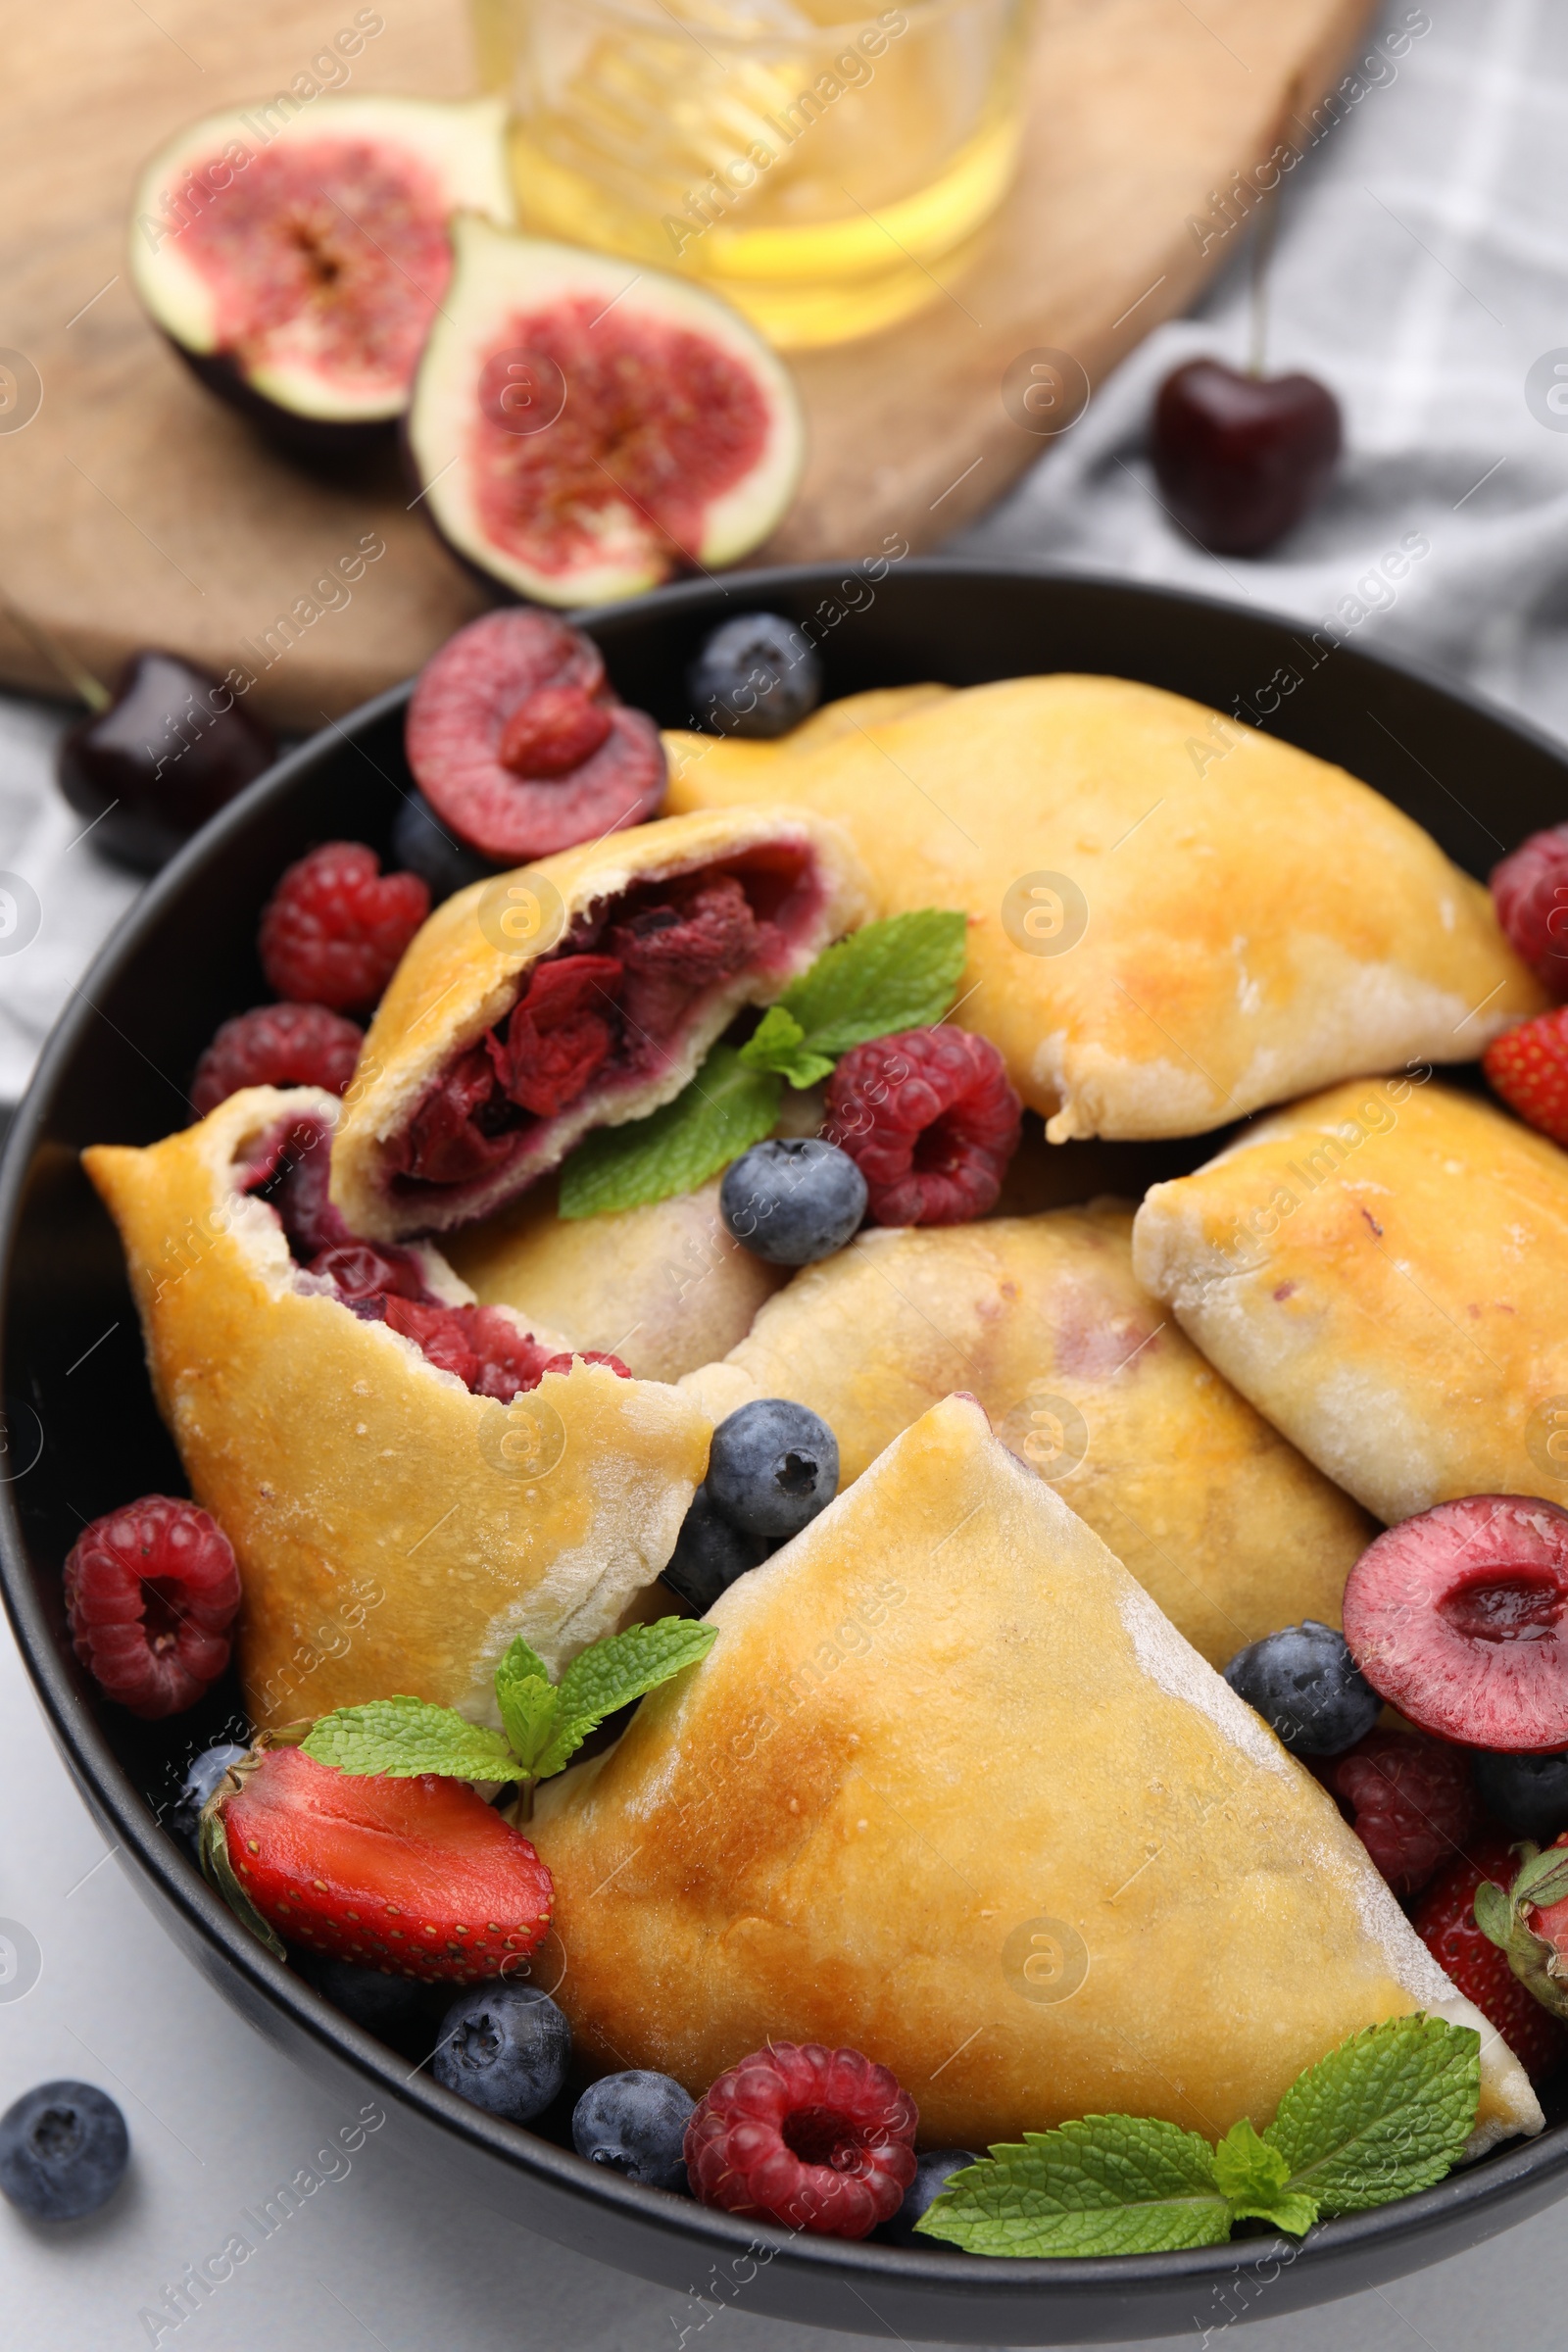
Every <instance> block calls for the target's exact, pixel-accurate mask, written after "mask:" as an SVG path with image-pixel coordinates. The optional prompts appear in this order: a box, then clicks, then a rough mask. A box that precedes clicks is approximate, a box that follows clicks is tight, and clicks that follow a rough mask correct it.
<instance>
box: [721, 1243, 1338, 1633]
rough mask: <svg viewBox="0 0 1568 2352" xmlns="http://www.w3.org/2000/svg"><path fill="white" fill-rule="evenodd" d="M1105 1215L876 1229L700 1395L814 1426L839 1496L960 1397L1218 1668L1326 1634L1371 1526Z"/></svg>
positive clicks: (810, 1284)
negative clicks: (1300, 1631)
mask: <svg viewBox="0 0 1568 2352" xmlns="http://www.w3.org/2000/svg"><path fill="white" fill-rule="evenodd" d="M1132 1222H1133V1218H1132V1210H1131V1209H1130V1208H1128V1207H1126V1206H1124V1205H1123V1204H1122V1203H1121V1202H1119V1201H1095V1202H1092V1203H1091V1204H1090V1205H1089V1206H1088V1207H1087V1208H1060V1209H1053V1210H1050V1211H1048V1212H1047V1213H1046V1214H1044V1215H1042V1216H1034V1217H993V1218H987V1219H986V1220H985V1221H984V1222H983V1223H980V1224H977V1225H955V1226H932V1227H929V1228H926V1229H924V1230H919V1229H915V1230H907V1231H902V1232H898V1231H895V1232H877V1231H875V1230H869V1231H867V1232H864V1233H862V1234H860V1235H859V1236H858V1239H857V1240H855V1241H854V1242H852V1243H851V1244H850V1246H849V1248H848V1249H847V1250H840V1251H839V1252H838V1253H837V1255H836V1256H833V1257H829V1258H825V1259H824V1260H823V1261H822V1263H821V1264H820V1265H817V1266H809V1267H807V1268H806V1269H805V1270H804V1271H803V1272H801V1273H800V1274H798V1275H797V1276H796V1277H795V1280H794V1281H793V1282H792V1283H791V1284H790V1286H789V1288H788V1289H787V1290H785V1291H783V1292H781V1293H780V1294H779V1296H778V1297H777V1298H776V1299H772V1300H771V1301H770V1302H769V1303H768V1304H767V1305H765V1306H764V1307H763V1308H762V1311H761V1312H760V1315H759V1316H758V1318H757V1320H756V1322H755V1323H754V1324H753V1326H752V1329H751V1331H750V1333H749V1334H748V1335H747V1337H746V1338H745V1339H744V1340H742V1341H741V1342H740V1344H739V1346H738V1347H736V1348H732V1349H731V1350H730V1353H729V1355H728V1356H727V1357H726V1358H725V1360H724V1361H723V1362H722V1363H719V1364H714V1365H711V1366H709V1367H706V1368H705V1369H704V1370H703V1371H702V1372H699V1373H696V1374H693V1375H692V1377H691V1378H690V1379H689V1380H688V1381H687V1382H686V1383H685V1386H686V1388H687V1390H688V1392H689V1393H691V1394H694V1395H696V1396H697V1397H699V1398H700V1399H701V1401H702V1403H703V1405H704V1407H705V1409H706V1410H707V1411H708V1412H709V1413H711V1416H712V1418H713V1420H714V1421H715V1422H716V1421H719V1420H722V1418H723V1417H724V1415H725V1414H726V1413H729V1412H733V1411H734V1410H735V1409H736V1407H737V1406H738V1405H740V1404H744V1403H746V1402H747V1401H748V1400H749V1399H750V1398H751V1397H793V1399H794V1400H795V1402H796V1403H797V1404H806V1405H809V1406H810V1408H811V1410H812V1411H813V1412H815V1413H820V1414H821V1416H822V1418H823V1420H824V1421H825V1422H826V1423H827V1424H828V1427H829V1428H830V1429H831V1430H832V1432H833V1434H834V1436H835V1437H836V1438H837V1439H838V1443H839V1463H840V1485H841V1487H843V1486H846V1485H848V1483H849V1481H850V1480H851V1479H854V1478H858V1477H859V1476H860V1474H861V1472H862V1471H863V1470H864V1469H865V1468H866V1466H867V1465H868V1464H869V1463H870V1462H871V1461H872V1460H873V1459H874V1458H875V1456H876V1455H877V1454H879V1453H880V1452H881V1451H882V1450H883V1448H884V1447H885V1446H889V1445H891V1444H892V1442H893V1440H894V1439H895V1438H896V1437H897V1436H898V1435H899V1433H900V1431H901V1430H904V1429H907V1428H908V1426H909V1424H910V1422H912V1421H916V1420H918V1419H919V1417H920V1415H921V1414H922V1413H923V1412H925V1411H926V1410H927V1409H928V1408H929V1407H930V1406H931V1405H933V1404H935V1403H936V1402H938V1401H939V1399H940V1398H942V1397H946V1396H949V1395H950V1394H951V1393H952V1392H953V1391H954V1390H966V1391H968V1392H969V1393H971V1394H972V1395H973V1396H975V1397H978V1398H979V1400H980V1402H981V1403H982V1404H983V1405H984V1407H985V1409H986V1411H987V1413H988V1414H989V1415H990V1417H991V1422H992V1425H993V1427H994V1428H995V1430H996V1432H997V1435H998V1437H999V1438H1000V1439H1001V1440H1002V1442H1003V1444H1004V1445H1005V1446H1008V1447H1010V1449H1011V1451H1012V1452H1013V1453H1015V1454H1016V1455H1017V1456H1018V1458H1019V1459H1020V1460H1021V1461H1023V1462H1025V1463H1026V1464H1027V1465H1028V1466H1029V1468H1030V1469H1032V1470H1034V1471H1037V1472H1038V1473H1039V1475H1040V1476H1041V1477H1042V1478H1044V1479H1046V1480H1048V1481H1049V1482H1050V1483H1051V1485H1053V1486H1054V1488H1055V1490H1056V1492H1057V1494H1058V1495H1062V1496H1063V1498H1064V1499H1065V1500H1066V1501H1067V1502H1070V1503H1071V1505H1072V1507H1073V1509H1074V1510H1075V1511H1076V1512H1077V1513H1078V1515H1079V1517H1080V1518H1081V1519H1085V1520H1087V1521H1088V1523H1089V1525H1090V1526H1091V1527H1092V1528H1093V1529H1094V1530H1095V1533H1096V1534H1097V1535H1099V1536H1102V1537H1103V1539H1104V1541H1105V1542H1106V1543H1107V1544H1109V1545H1110V1546H1111V1548H1112V1550H1113V1551H1114V1552H1115V1553H1116V1555H1117V1557H1118V1558H1119V1559H1120V1560H1121V1561H1122V1562H1123V1564H1124V1565H1125V1566H1126V1567H1128V1568H1129V1569H1131V1571H1132V1573H1133V1575H1134V1576H1135V1577H1136V1578H1137V1579H1138V1581H1139V1583H1140V1584H1141V1585H1142V1586H1143V1588H1144V1590H1145V1591H1146V1592H1147V1593H1152V1595H1153V1597H1154V1599H1155V1600H1156V1601H1157V1602H1158V1603H1159V1605H1160V1607H1161V1608H1162V1609H1163V1610H1164V1612H1165V1614H1166V1616H1167V1617H1169V1618H1170V1619H1171V1621H1172V1623H1173V1624H1174V1625H1176V1626H1177V1628H1178V1629H1179V1630H1180V1631H1181V1632H1182V1633H1183V1634H1185V1636H1186V1637H1187V1639H1188V1641H1189V1642H1192V1643H1193V1645H1194V1647H1195V1648H1197V1649H1200V1650H1201V1651H1202V1653H1203V1655H1204V1657H1206V1658H1207V1659H1208V1660H1209V1662H1210V1664H1211V1665H1215V1666H1223V1665H1224V1664H1225V1662H1226V1660H1227V1659H1228V1658H1232V1657H1234V1656H1235V1654H1236V1652H1237V1651H1238V1650H1239V1649H1241V1648H1242V1647H1244V1646H1245V1644H1246V1643H1247V1642H1255V1641H1257V1640H1258V1639H1259V1637H1260V1636H1262V1635H1264V1634H1271V1633H1276V1632H1277V1631H1278V1630H1279V1628H1280V1627H1281V1626H1282V1625H1291V1624H1295V1623H1298V1622H1299V1620H1300V1619H1301V1618H1302V1617H1316V1618H1319V1619H1321V1620H1322V1621H1323V1622H1324V1623H1325V1624H1328V1625H1338V1624H1339V1622H1340V1602H1341V1598H1342V1595H1343V1593H1344V1591H1345V1580H1346V1578H1347V1577H1348V1574H1349V1572H1350V1570H1351V1568H1352V1567H1353V1566H1354V1565H1355V1562H1356V1561H1357V1560H1358V1559H1359V1558H1360V1556H1361V1553H1362V1552H1363V1551H1364V1550H1365V1549H1366V1546H1367V1545H1368V1544H1370V1543H1371V1541H1372V1538H1373V1537H1374V1536H1375V1535H1376V1533H1377V1529H1376V1528H1375V1526H1374V1525H1373V1524H1372V1522H1371V1520H1369V1519H1368V1518H1367V1517H1366V1515H1365V1513H1364V1512H1362V1511H1359V1510H1358V1509H1357V1508H1356V1506H1355V1504H1354V1503H1353V1502H1352V1501H1351V1500H1350V1498H1349V1496H1348V1495H1342V1494H1341V1493H1340V1491H1339V1489H1338V1488H1337V1487H1333V1486H1331V1485H1330V1484H1329V1482H1328V1480H1327V1479H1326V1478H1323V1477H1321V1476H1320V1475H1319V1473H1318V1472H1317V1471H1316V1470H1314V1469H1313V1468H1312V1466H1311V1464H1310V1463H1309V1462H1306V1461H1303V1460H1302V1458H1301V1456H1300V1455H1299V1453H1298V1452H1297V1451H1296V1448H1295V1447H1294V1446H1290V1445H1288V1444H1287V1443H1286V1441H1285V1439H1283V1438H1282V1437H1280V1435H1279V1434H1278V1432H1277V1431H1275V1430H1273V1429H1271V1428H1270V1427H1269V1424H1268V1423H1267V1422H1266V1421H1265V1420H1264V1419H1263V1418H1262V1417H1261V1415H1260V1414H1258V1413H1256V1412H1254V1411H1253V1410H1252V1407H1251V1406H1250V1404H1249V1403H1247V1402H1246V1400H1245V1398H1243V1397H1239V1396H1238V1395H1237V1394H1236V1391H1235V1390H1234V1389H1233V1388H1232V1387H1231V1386H1230V1385H1229V1383H1228V1382H1227V1381H1225V1380H1223V1379H1222V1378H1221V1377H1220V1375H1219V1374H1218V1373H1217V1372H1215V1371H1214V1370H1213V1368H1212V1366H1211V1365H1209V1364H1207V1363H1205V1362H1204V1360H1203V1358H1202V1356H1201V1355H1200V1354H1199V1352H1198V1350H1197V1348H1194V1347H1193V1346H1192V1345H1191V1343H1190V1342H1189V1341H1188V1340H1187V1339H1186V1338H1185V1336H1184V1335H1183V1333H1182V1331H1181V1330H1180V1328H1179V1327H1178V1325H1177V1324H1176V1323H1175V1321H1174V1320H1173V1318H1172V1317H1171V1316H1170V1315H1169V1314H1168V1313H1167V1311H1166V1310H1165V1309H1164V1308H1163V1307H1162V1306H1160V1305H1159V1304H1158V1303H1157V1302H1156V1301H1155V1300H1154V1299H1152V1298H1151V1297H1150V1295H1149V1293H1148V1292H1147V1291H1146V1290H1145V1289H1144V1288H1143V1287H1142V1285H1141V1284H1140V1283H1139V1282H1138V1280H1137V1278H1136V1277H1135V1275H1134V1273H1133V1267H1132V1238H1131V1237H1132Z"/></svg>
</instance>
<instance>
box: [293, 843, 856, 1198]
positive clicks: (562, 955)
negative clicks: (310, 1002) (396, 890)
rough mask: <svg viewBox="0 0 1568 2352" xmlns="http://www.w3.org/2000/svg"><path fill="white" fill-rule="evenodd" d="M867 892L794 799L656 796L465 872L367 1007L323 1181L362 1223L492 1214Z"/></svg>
mask: <svg viewBox="0 0 1568 2352" xmlns="http://www.w3.org/2000/svg"><path fill="white" fill-rule="evenodd" d="M871 911H872V907H871V901H870V894H869V887H868V884H867V881H866V877H865V874H864V872H863V870H862V869H861V867H860V864H859V861H858V858H857V857H856V855H855V852H854V850H853V849H852V848H851V846H850V843H849V840H848V837H847V836H846V835H845V834H843V833H841V832H840V831H839V829H838V827H837V826H836V825H833V824H831V823H829V822H828V821H827V819H826V818H824V817H819V816H816V815H814V814H812V812H811V811H810V810H809V809H770V808H744V809H741V808H737V809H711V810H704V811H702V812H701V813H699V814H696V815H692V816H674V817H664V818H662V819H660V820H659V821H658V822H656V823H654V824H650V825H639V826H637V827H636V828H635V829H634V830H632V831H630V832H626V833H611V834H609V835H607V836H606V837H605V838H604V839H603V840H600V841H593V842H586V843H583V844H582V845H580V846H579V847H578V848H576V849H571V850H564V851H562V852H561V853H560V855H559V856H557V857H554V858H542V859H541V860H540V861H539V862H538V863H537V864H535V865H529V866H524V867H522V868H521V869H520V871H518V872H517V873H515V874H503V875H501V876H498V877H497V879H496V880H495V881H493V882H480V883H474V884H473V885H471V886H470V888H468V889H467V890H466V891H461V892H460V893H459V894H458V896H457V897H456V898H453V899H448V901H447V902H446V904H445V906H444V907H437V908H436V909H435V911H434V913H433V914H432V915H431V916H430V917H429V919H428V920H427V921H426V923H425V925H424V927H423V929H422V930H421V931H420V932H419V933H418V935H417V938H416V939H415V941H414V944H413V946H412V947H411V948H410V949H409V951H408V954H407V955H406V956H404V958H403V961H402V963H401V964H400V965H399V966H398V969H397V971H396V972H395V973H394V974H393V977H392V981H391V985H390V986H389V987H388V989H387V992H386V994H385V996H384V997H383V998H382V999H381V1003H380V1005H379V1006H378V1007H377V1010H376V1015H375V1019H374V1021H373V1022H372V1023H371V1026H370V1029H369V1033H368V1036H367V1038H366V1041H365V1047H364V1051H363V1053H362V1054H361V1057H360V1065H359V1070H358V1073H357V1076H356V1083H355V1085H354V1086H353V1087H352V1088H351V1089H350V1092H349V1097H348V1099H347V1101H346V1103H345V1106H344V1110H343V1114H342V1117H341V1119H340V1121H339V1124H338V1130H337V1141H336V1144H335V1146H334V1147H333V1152H332V1199H333V1201H334V1202H335V1203H336V1205H337V1206H338V1208H339V1209H340V1210H341V1211H342V1213H343V1215H344V1216H345V1217H346V1218H347V1220H348V1223H349V1225H350V1227H351V1229H352V1230H353V1232H354V1233H355V1234H357V1235H362V1236H364V1237H366V1238H367V1239H368V1240H370V1241H376V1242H389V1241H400V1240H404V1239H406V1238H408V1237H410V1236H413V1235H416V1234H421V1233H449V1232H451V1231H452V1229H453V1228H454V1227H455V1226H459V1225H466V1224H470V1223H471V1222H472V1221H473V1220H474V1219H475V1218H477V1217H482V1216H486V1215H488V1214H489V1213H490V1211H491V1210H493V1209H497V1208H500V1207H502V1206H503V1205H505V1203H506V1202H508V1201H514V1200H515V1199H516V1198H517V1197H518V1196H519V1195H520V1194H521V1193H522V1192H524V1191H525V1190H526V1189H527V1187H528V1186H529V1185H530V1184H531V1183H532V1182H533V1181H534V1179H535V1177H537V1176H540V1175H542V1174H543V1173H544V1172H545V1171H546V1170H547V1169H549V1168H553V1167H555V1166H556V1165H557V1164H558V1163H559V1162H560V1161H561V1160H562V1159H563V1158H564V1156H565V1154H566V1152H568V1151H569V1150H570V1149H571V1147H572V1145H573V1144H574V1143H576V1141H577V1140H578V1138H579V1137H580V1136H581V1135H583V1134H584V1133H585V1132H586V1131H587V1130H588V1129H589V1128H590V1127H602V1126H618V1125H619V1124H620V1123H621V1122H622V1121H623V1120H626V1119H639V1118H643V1117H645V1116H646V1115H647V1113H648V1112H650V1111H652V1110H657V1109H658V1108H659V1106H660V1105H661V1104H662V1103H667V1102H669V1101H670V1100H671V1098H672V1097H673V1096H675V1095H677V1094H678V1093H679V1092H680V1090H681V1088H682V1087H683V1086H685V1085H686V1083H687V1081H688V1080H689V1079H690V1078H691V1077H692V1076H693V1075H694V1073H695V1072H696V1070H697V1068H698V1066H699V1064H700V1063H701V1062H702V1060H703V1058H704V1056H705V1055H706V1054H707V1053H708V1050H709V1048H710V1047H711V1045H712V1044H713V1043H714V1042H715V1040H716V1039H717V1038H719V1037H720V1036H721V1035H722V1034H723V1032H724V1030H725V1029H726V1028H727V1027H728V1025H729V1023H730V1022H731V1020H732V1019H733V1018H734V1016H735V1014H736V1013H737V1012H738V1011H739V1010H740V1009H741V1007H742V1006H743V1005H769V1004H771V1003H772V1002H773V1000H774V999H775V998H776V997H778V996H779V995H781V994H782V992H783V991H784V989H786V988H787V987H788V986H789V983H790V982H791V981H792V980H793V979H795V978H796V977H797V976H798V974H800V973H801V972H803V971H805V970H806V969H807V968H808V966H809V965H810V964H811V963H812V962H814V961H815V959H816V957H817V956H819V955H820V954H821V952H822V950H823V949H824V948H825V947H827V946H828V945H829V944H830V943H831V942H832V941H833V940H835V939H838V938H841V937H842V936H843V934H844V933H845V932H846V931H851V930H854V929H855V928H857V927H858V925H859V924H860V923H862V922H864V921H865V920H866V918H867V916H868V915H869V914H870V913H871ZM715 1115H716V1116H719V1117H722V1104H719V1105H716V1106H715Z"/></svg>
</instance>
